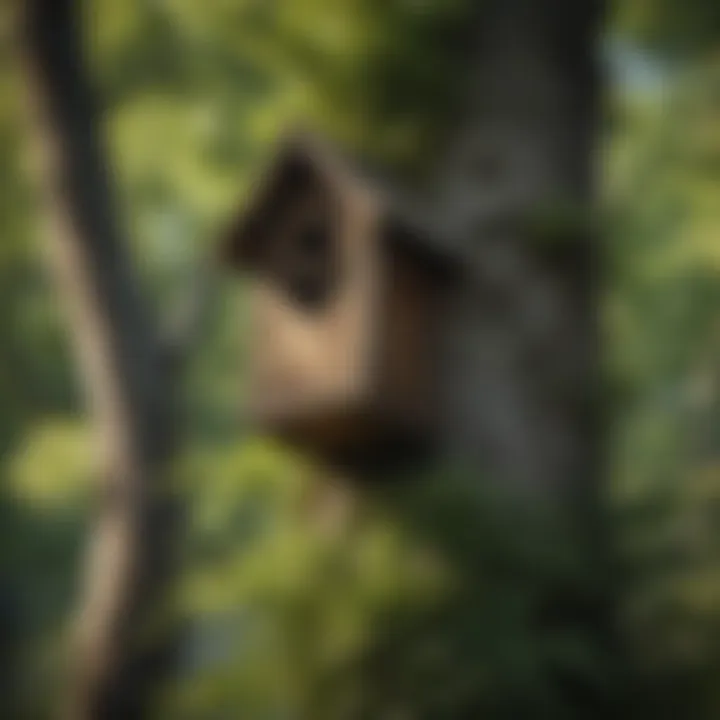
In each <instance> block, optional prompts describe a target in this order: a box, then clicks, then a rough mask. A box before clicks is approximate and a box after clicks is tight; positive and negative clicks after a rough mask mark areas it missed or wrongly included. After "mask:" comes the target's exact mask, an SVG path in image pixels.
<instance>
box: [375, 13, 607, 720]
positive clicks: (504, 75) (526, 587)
mask: <svg viewBox="0 0 720 720" xmlns="http://www.w3.org/2000/svg"><path fill="white" fill-rule="evenodd" d="M602 11H603V2H602V1H601V0H584V1H580V2H579V1H578V0H484V1H483V2H478V3H477V14H476V18H475V22H474V23H473V27H472V31H471V34H472V35H473V37H472V42H471V48H470V58H469V60H468V62H467V65H466V67H467V78H466V84H467V88H466V91H465V102H464V104H463V105H462V106H461V107H460V108H459V112H458V119H457V122H456V123H455V124H454V125H453V126H452V127H451V128H450V129H451V133H450V134H449V138H450V139H449V141H448V143H447V151H446V154H445V156H444V157H443V158H441V160H440V163H439V167H438V168H437V169H436V171H435V172H434V173H431V176H434V178H435V182H436V184H435V195H434V196H435V198H436V200H437V205H436V207H435V217H434V222H435V223H436V224H437V226H438V230H439V232H438V233H437V236H438V237H439V238H444V241H445V242H446V243H447V246H448V249H449V251H450V252H451V253H452V254H454V255H456V256H457V257H458V258H460V259H461V264H462V265H463V266H464V274H463V277H462V279H461V280H460V281H458V283H457V284H456V286H455V288H454V290H453V293H452V296H451V297H450V298H449V300H448V307H447V311H446V316H445V317H446V318H447V320H446V324H445V338H444V340H445V343H444V348H443V351H444V357H443V367H442V375H441V379H442V395H443V398H444V401H445V407H444V420H443V438H442V442H441V445H442V450H443V451H444V454H445V455H446V457H447V458H448V459H449V460H450V467H451V468H453V472H458V469H459V472H460V473H462V475H463V476H465V475H468V476H469V482H467V483H464V484H463V488H462V493H463V496H462V497H457V498H455V499H453V498H452V497H448V496H450V495H452V494H453V493H457V492H459V489H458V487H457V485H451V484H448V487H447V489H446V490H445V491H443V488H442V487H437V488H436V489H435V490H434V491H433V494H432V500H433V506H432V507H431V508H429V510H425V511H423V512H424V516H423V517H422V518H420V523H421V524H420V525H419V528H420V530H421V532H426V534H427V535H429V539H430V541H431V543H434V544H435V545H436V546H437V547H438V548H439V549H440V550H441V551H444V553H445V555H446V556H447V557H448V558H449V560H450V561H451V562H452V563H454V566H455V568H456V570H458V571H459V575H460V576H461V578H462V580H463V582H464V585H465V594H464V595H463V596H462V597H461V598H460V599H459V600H458V601H457V602H455V603H454V604H453V603H452V601H451V605H450V607H449V608H444V609H443V610H441V613H440V614H438V616H436V617H432V618H430V619H429V621H428V623H427V626H423V627H420V628H416V627H414V626H411V627H410V628H409V629H408V630H407V632H406V633H405V635H403V634H402V633H399V636H398V637H394V636H393V634H392V633H393V629H392V628H390V632H389V633H388V634H389V639H388V640H387V641H386V642H385V643H383V644H381V647H380V649H379V651H378V652H376V653H374V654H371V655H370V656H369V658H368V662H367V668H368V674H369V677H370V680H369V682H368V687H369V688H370V693H376V694H377V695H378V696H379V697H381V698H383V702H385V704H387V698H397V700H398V707H406V706H410V707H412V704H413V703H415V705H416V706H418V707H420V708H422V707H423V704H422V701H421V700H420V699H418V696H420V695H421V692H422V691H423V690H424V688H413V689H410V690H409V691H408V688H407V687H405V688H404V689H403V688H402V683H403V681H404V679H405V678H404V676H403V671H402V667H403V665H402V660H403V658H405V656H406V655H408V654H410V655H412V653H413V651H412V648H413V646H414V644H415V645H417V646H419V647H420V648H422V647H424V645H423V643H422V642H417V637H418V636H420V637H422V636H425V638H426V639H428V638H429V639H430V640H432V639H436V640H437V643H438V646H440V647H445V646H447V647H450V648H452V652H453V653H455V655H454V656H453V657H454V658H455V659H454V660H453V662H452V663H451V664H450V669H449V671H448V675H449V678H447V679H446V680H445V681H439V682H445V684H446V685H448V686H452V684H453V683H456V684H457V685H458V686H459V687H461V688H462V689H461V690H458V691H457V693H458V696H457V698H456V699H455V700H453V699H452V693H450V692H448V696H449V699H448V703H449V704H448V705H444V706H442V708H443V709H441V710H434V709H430V710H428V711H427V712H423V710H422V709H421V710H420V711H419V713H418V714H417V715H412V713H410V714H409V715H408V716H413V717H415V716H417V717H462V718H465V717H468V718H474V717H481V716H484V715H488V714H489V715H490V716H491V717H513V718H515V717H523V718H525V717H555V716H557V715H555V714H550V715H548V714H546V713H547V712H551V713H556V712H558V707H562V708H563V709H562V710H561V711H560V712H562V713H564V714H562V717H582V718H591V717H608V716H613V712H614V710H616V709H617V707H616V705H615V702H616V697H617V696H616V692H617V687H616V686H614V685H613V686H612V687H611V685H612V683H614V681H615V680H614V678H613V680H612V681H610V680H609V675H607V674H606V675H603V676H602V678H601V679H600V680H597V677H593V675H592V673H587V672H585V671H584V670H583V669H582V668H581V667H580V665H581V664H580V663H577V664H576V666H573V663H572V662H567V663H565V665H564V666H563V667H558V668H557V670H555V669H552V668H551V667H550V664H549V663H544V664H543V665H542V669H541V670H538V673H539V674H542V675H543V677H542V680H541V681H540V683H539V684H540V685H542V684H543V683H544V690H541V691H537V687H538V685H535V686H533V687H534V688H535V691H537V694H536V695H535V696H530V695H531V694H532V693H531V692H529V694H528V696H527V697H525V696H522V691H523V690H529V688H530V685H531V684H532V683H528V685H527V687H526V686H524V685H523V684H522V683H523V679H522V670H519V669H518V668H517V667H512V666H510V667H509V668H508V666H503V661H504V659H503V657H502V653H501V652H498V653H497V654H496V655H497V656H496V655H493V648H492V647H490V648H489V649H488V650H487V651H485V652H483V650H482V648H480V649H479V651H478V648H477V645H481V644H482V643H483V642H484V640H486V639H488V638H489V643H490V644H491V645H492V642H493V638H494V640H495V642H497V637H496V636H494V635H493V633H492V632H488V625H491V624H492V623H493V618H492V617H490V618H483V617H478V615H479V614H481V613H482V612H483V610H481V609H478V608H482V607H485V608H488V607H489V612H491V613H492V612H495V613H496V614H497V617H496V618H495V620H497V621H498V622H500V623H502V622H505V623H508V622H512V620H508V619H507V617H506V616H505V614H504V613H502V612H500V611H498V608H497V606H494V605H493V604H492V603H489V604H488V603H487V602H485V600H484V599H485V597H486V596H487V594H488V593H494V595H493V597H494V598H495V599H496V602H500V603H503V602H508V601H509V602H510V604H512V603H513V602H514V600H515V599H516V598H513V593H518V592H519V593H523V592H525V593H527V594H528V597H527V598H524V599H525V600H527V601H528V607H529V608H531V609H530V610H528V611H527V613H526V614H521V616H520V617H519V619H518V621H519V622H521V623H524V625H523V627H521V628H518V627H513V628H512V631H513V632H518V631H519V633H520V634H521V635H522V633H525V639H526V641H527V643H528V647H526V648H524V649H523V650H522V651H523V652H526V653H527V657H528V658H532V659H531V660H530V662H533V661H537V660H538V657H537V656H535V657H533V656H532V653H533V652H537V647H538V646H539V644H540V643H542V642H544V640H545V639H546V638H549V637H550V638H552V637H568V636H573V638H574V640H575V641H578V642H579V643H581V644H582V646H583V648H585V649H586V650H587V651H588V653H589V655H591V656H592V657H593V663H594V662H595V661H598V660H599V658H601V657H602V660H599V662H602V663H604V664H603V665H601V667H602V668H603V670H602V672H603V673H605V672H606V671H607V670H608V667H610V668H612V665H613V662H614V660H613V659H611V658H616V657H620V655H619V654H617V655H616V653H618V650H619V649H618V648H617V645H616V640H615V634H614V628H613V625H614V622H613V601H612V591H613V588H612V585H611V582H610V579H611V575H612V572H611V557H610V551H609V544H608V542H607V535H606V531H605V527H604V520H603V513H602V479H603V475H604V462H603V423H602V408H601V407H600V405H599V400H600V394H599V389H600V384H601V378H600V371H599V368H600V362H601V356H600V337H599V303H600V296H599V287H600V280H601V264H600V257H601V249H600V246H599V238H598V234H597V232H596V228H595V227H594V226H593V221H594V218H595V216H596V214H595V187H594V177H595V159H596V156H597V147H598V139H599V137H598V136H599V126H600V121H601V102H600V100H601V90H602V83H601V78H600V73H599V68H598V61H597V57H596V54H597V52H598V40H599V36H600V32H601V22H602V17H603V13H602ZM439 482H442V478H440V479H439ZM468 486H469V487H470V488H471V490H469V491H468V490H467V487H468ZM443 493H444V494H443ZM468 495H469V496H468ZM489 496H491V497H492V498H493V499H497V498H498V497H499V498H500V500H501V501H502V502H500V503H498V504H493V505H492V507H490V508H489V509H488V506H487V502H488V499H489ZM475 500H476V502H475ZM441 503H442V504H444V505H445V507H441ZM459 505H460V506H462V507H458V506H459ZM400 512H401V513H403V512H404V511H403V509H402V508H401V509H400ZM411 512H413V511H411ZM488 512H489V513H492V514H493V517H492V523H493V532H491V533H483V531H482V528H481V527H480V526H482V525H483V523H485V522H486V519H487V517H488V514H487V513H488ZM428 513H430V514H431V515H432V516H433V517H431V518H430V520H429V522H428V521H427V519H426V517H425V515H427V514H428ZM500 518H502V524H504V527H503V529H502V534H503V537H502V539H500V540H498V537H497V535H498V533H497V532H496V530H497V525H498V523H499V521H500ZM536 521H537V524H535V523H536ZM409 522H410V523H413V522H416V520H415V518H413V517H410V520H409ZM478 527H480V529H479V530H478ZM428 528H429V530H428ZM538 532H539V533H540V536H538V535H534V534H533V533H538ZM545 535H552V536H553V538H554V540H555V541H557V542H559V543H560V544H562V545H564V546H565V547H570V548H571V549H572V552H573V553H574V559H575V561H577V562H578V563H579V564H580V566H581V569H580V571H579V572H577V573H576V574H575V575H574V576H573V575H572V573H570V574H567V573H557V568H552V567H548V568H544V567H538V566H530V565H532V562H533V558H534V557H535V556H534V555H533V553H532V552H529V553H528V557H529V558H530V560H529V561H528V560H527V559H525V558H520V559H519V560H518V559H517V558H516V557H515V556H513V555H512V553H513V552H515V548H516V547H517V546H518V545H522V543H523V542H524V543H525V545H530V546H532V544H533V543H535V542H538V541H541V542H544V541H545V539H546V537H544V536H545ZM508 538H510V539H511V540H513V541H517V540H518V538H519V539H520V542H515V543H514V544H512V549H511V552H508V547H498V548H493V547H492V546H491V545H492V543H497V544H498V545H501V543H502V542H505V541H506V540H507V539H508ZM475 543H477V544H475ZM483 543H486V545H483ZM495 549H497V552H495V554H494V555H493V552H494V551H495ZM530 550H531V551H532V547H531V548H530ZM528 562H529V563H530V564H528ZM523 563H524V564H523ZM553 573H557V574H556V575H553ZM588 577H590V578H591V580H590V581H588ZM501 616H502V617H501ZM510 616H511V617H512V611H510ZM468 633H473V634H472V636H471V639H468V637H467V635H468ZM453 634H454V639H453ZM491 636H492V637H491ZM443 643H444V644H443ZM408 648H410V650H408ZM504 650H505V651H506V652H513V650H512V649H510V650H508V649H504ZM515 652H520V651H519V650H517V648H515ZM463 653H464V654H463ZM465 655H468V656H472V657H469V658H466V657H465ZM479 658H480V659H479ZM466 659H467V664H468V666H469V667H465V660H466ZM473 662H474V663H475V664H474V665H473ZM493 663H497V665H498V667H493ZM398 668H399V669H398ZM479 668H480V670H481V672H482V671H483V670H489V676H490V677H491V678H493V680H494V679H497V680H498V683H497V688H498V689H497V690H495V688H488V687H485V688H483V689H479V688H478V687H477V686H478V684H479V683H480V680H479V679H478V677H477V674H478V671H479ZM493 673H494V674H493ZM485 679H486V680H487V678H485ZM534 679H535V680H537V679H538V678H537V676H536V677H535V678H534ZM463 682H465V683H466V684H465V685H464V686H463V685H462V683H463ZM503 683H506V684H503ZM490 684H492V682H491V683H490ZM545 691H547V692H548V693H549V694H550V695H551V696H553V697H555V699H557V700H558V702H557V703H556V704H555V706H552V707H553V708H554V709H552V710H550V709H549V708H548V706H547V705H542V704H541V701H546V700H547V696H543V692H545ZM463 693H464V694H463ZM436 695H437V696H440V697H442V693H441V692H440V690H438V692H437V693H436ZM432 702H437V703H442V702H443V700H438V699H437V697H434V698H433V700H432V701H431V703H432ZM453 703H454V704H453ZM369 704H370V705H371V704H372V701H370V703H369ZM378 706H380V705H378ZM376 707H377V706H376ZM438 707H440V706H439V705H438ZM448 708H452V710H448ZM433 713H434V714H433ZM366 716H367V717H379V716H380V715H379V714H378V713H377V712H376V711H375V707H373V709H372V710H371V711H368V712H367V713H366V714H365V715H363V717H366Z"/></svg>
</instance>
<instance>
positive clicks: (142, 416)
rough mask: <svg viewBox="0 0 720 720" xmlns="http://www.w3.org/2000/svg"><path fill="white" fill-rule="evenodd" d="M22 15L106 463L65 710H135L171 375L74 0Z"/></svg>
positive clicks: (155, 661)
mask: <svg viewBox="0 0 720 720" xmlns="http://www.w3.org/2000/svg"><path fill="white" fill-rule="evenodd" d="M26 13H27V14H26V17H25V35H24V49H25V54H26V61H27V70H28V86H29V90H30V93H29V95H30V102H31V107H30V109H31V115H32V119H33V121H34V122H35V123H36V127H37V140H38V144H39V145H40V146H41V147H42V150H43V151H44V160H45V167H44V180H45V186H46V187H45V190H46V194H47V200H48V216H49V217H50V219H51V221H52V223H53V227H52V232H51V233H50V236H49V242H50V251H51V259H52V264H53V267H54V270H55V271H56V279H57V285H58V290H59V294H60V296H61V300H62V301H63V303H64V304H65V306H66V310H67V312H68V317H69V322H70V327H71V331H72V337H73V344H74V346H75V349H76V351H77V356H78V361H79V367H80V374H81V376H82V380H83V382H84V386H85V390H86V394H87V399H88V403H89V406H90V410H91V413H92V417H93V422H94V427H95V429H96V431H97V434H98V436H99V437H98V449H99V451H100V453H101V458H100V461H101V464H102V470H101V472H102V483H101V487H100V492H99V503H98V511H97V518H96V526H95V529H94V531H93V534H92V537H91V542H90V548H89V559H88V565H87V568H86V577H85V588H84V591H83V600H82V603H81V608H80V611H79V614H78V618H77V620H78V624H77V630H76V636H75V639H76V642H77V648H76V650H75V652H74V654H73V668H72V671H71V677H70V678H69V683H68V686H69V695H70V698H69V701H68V704H67V707H66V711H67V716H68V717H70V718H73V720H89V719H90V718H93V719H96V720H112V719H113V718H122V719H123V720H129V719H131V718H136V717H141V716H143V714H144V711H146V709H147V705H148V699H149V693H150V691H151V689H152V688H153V687H154V686H155V684H156V682H157V681H158V679H159V677H160V676H161V675H163V674H164V673H165V671H166V670H167V669H168V667H169V662H170V658H171V652H172V648H171V647H170V644H169V642H168V641H167V633H166V632H165V630H166V629H163V628H160V627H158V626H157V625H158V623H157V616H156V613H157V610H158V605H159V603H160V602H162V601H163V598H164V595H165V591H166V589H167V586H168V581H169V579H170V577H171V575H172V569H173V564H174V557H173V556H174V552H175V549H176V531H177V520H178V514H177V509H176V508H175V507H174V505H173V502H172V501H171V500H170V499H169V497H168V496H167V493H166V492H165V488H163V474H164V472H165V466H166V465H167V462H168V460H169V459H170V458H171V456H172V454H173V451H174V448H175V445H176V439H177V438H176V436H177V428H176V424H175V417H174V409H173V397H174V378H173V377H171V375H170V374H169V373H168V368H167V366H166V360H165V357H164V352H163V348H162V347H161V346H160V343H159V342H158V340H157V333H156V331H155V327H154V325H153V323H152V321H151V316H150V311H149V309H148V306H147V305H146V303H145V302H144V300H143V298H142V297H141V296H140V292H139V286H138V282H137V277H136V275H135V273H134V271H133V268H132V267H131V263H130V258H129V252H128V251H129V248H128V246H127V243H126V242H125V239H124V238H123V237H122V234H121V233H120V231H119V226H118V223H117V220H116V216H115V209H114V207H113V203H112V198H111V191H110V178H109V173H108V169H107V167H106V166H105V164H104V161H103V151H102V148H101V142H100V139H99V134H98V131H97V125H96V123H97V118H96V115H95V110H94V108H93V100H92V94H91V91H90V84H89V80H88V78H87V76H86V73H85V70H84V68H83V65H82V47H83V42H82V38H81V34H80V31H79V28H78V21H79V17H80V8H79V7H78V3H76V2H73V0H28V2H27V4H26Z"/></svg>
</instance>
